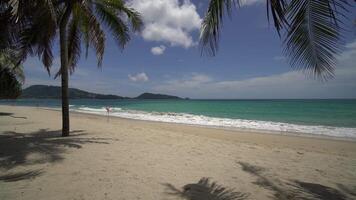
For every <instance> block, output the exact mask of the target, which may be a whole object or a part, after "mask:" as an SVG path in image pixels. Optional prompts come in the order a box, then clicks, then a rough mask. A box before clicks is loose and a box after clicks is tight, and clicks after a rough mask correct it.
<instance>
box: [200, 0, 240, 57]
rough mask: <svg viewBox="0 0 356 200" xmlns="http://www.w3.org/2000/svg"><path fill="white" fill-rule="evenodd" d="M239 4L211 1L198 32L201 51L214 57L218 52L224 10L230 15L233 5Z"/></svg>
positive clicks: (222, 0)
mask: <svg viewBox="0 0 356 200" xmlns="http://www.w3.org/2000/svg"><path fill="white" fill-rule="evenodd" d="M234 3H236V4H239V1H237V0H211V1H210V3H209V7H208V11H207V12H206V14H205V18H204V20H203V23H202V26H201V32H200V44H201V47H202V50H206V52H207V53H208V54H210V55H215V53H216V51H217V50H218V45H219V44H218V41H219V37H220V29H221V26H222V22H223V17H224V13H225V10H226V12H227V14H228V15H230V13H231V10H232V6H233V4H234Z"/></svg>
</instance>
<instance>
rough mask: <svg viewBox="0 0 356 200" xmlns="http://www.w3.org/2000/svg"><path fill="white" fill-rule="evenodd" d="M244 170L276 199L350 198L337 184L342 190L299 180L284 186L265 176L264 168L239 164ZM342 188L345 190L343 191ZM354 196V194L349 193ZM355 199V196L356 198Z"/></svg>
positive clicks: (330, 199)
mask: <svg viewBox="0 0 356 200" xmlns="http://www.w3.org/2000/svg"><path fill="white" fill-rule="evenodd" d="M239 164H240V165H241V167H242V170H243V171H245V172H247V173H249V174H251V175H253V176H255V177H256V178H257V181H255V182H253V183H254V184H256V185H258V186H260V187H262V188H265V189H268V190H271V191H272V192H273V193H274V199H276V200H284V199H292V200H294V199H298V200H299V199H302V200H317V199H323V200H347V199H350V198H348V197H347V196H346V195H345V194H344V193H346V192H345V191H350V189H348V188H347V187H346V186H343V185H341V184H337V185H338V187H339V188H340V190H341V191H344V193H343V192H341V191H340V190H337V189H335V188H332V187H328V186H324V185H321V184H318V183H308V182H303V181H298V180H292V181H290V182H288V183H285V184H283V183H282V182H281V181H279V180H278V179H273V178H269V177H268V176H266V175H264V173H263V172H264V170H265V169H264V168H262V167H258V166H254V165H251V164H249V163H245V162H239ZM341 186H342V187H343V188H344V189H341ZM348 194H349V195H350V196H353V195H352V193H348ZM354 197H355V196H354Z"/></svg>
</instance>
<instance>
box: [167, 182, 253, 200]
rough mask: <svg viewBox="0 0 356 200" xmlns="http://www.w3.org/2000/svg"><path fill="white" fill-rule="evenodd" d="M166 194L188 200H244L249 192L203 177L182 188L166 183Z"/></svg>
mask: <svg viewBox="0 0 356 200" xmlns="http://www.w3.org/2000/svg"><path fill="white" fill-rule="evenodd" d="M164 185H165V186H166V190H167V191H166V194H168V195H172V196H176V197H181V198H183V199H187V200H243V199H246V198H247V197H248V194H245V193H241V192H236V191H234V190H233V189H231V188H226V187H224V186H222V185H219V184H217V183H216V182H210V180H209V178H205V177H203V178H201V179H200V180H199V181H198V182H197V183H190V184H187V185H185V186H183V188H182V189H181V190H180V189H178V188H176V187H174V186H173V185H172V184H169V183H166V184H164Z"/></svg>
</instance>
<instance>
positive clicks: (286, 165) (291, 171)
mask: <svg viewBox="0 0 356 200" xmlns="http://www.w3.org/2000/svg"><path fill="white" fill-rule="evenodd" d="M60 129H61V113H60V112H59V111H55V110H48V109H44V108H34V107H16V106H0V199H1V200H2V199H26V200H32V199H33V200H35V199H46V200H51V199H71V200H74V199H76V200H79V199H95V200H97V199H127V200H133V199H145V200H157V199H184V198H187V199H189V198H190V197H191V196H192V194H194V192H200V193H199V194H203V195H206V196H208V195H209V194H208V192H207V191H208V190H209V188H210V189H213V188H214V187H213V186H212V185H211V184H209V183H211V182H216V183H217V184H218V185H220V186H223V187H226V188H228V189H231V190H233V191H235V192H236V193H234V195H235V196H236V197H239V198H236V199H356V192H355V191H356V142H355V141H343V140H334V139H328V138H308V137H298V136H286V135H278V134H265V133H254V132H244V131H236V130H222V129H214V128H204V127H195V126H188V125H181V124H170V123H159V122H148V121H138V120H129V119H121V118H110V119H109V120H108V119H107V118H106V117H104V116H96V115H89V114H81V113H71V131H72V132H71V136H70V137H66V138H62V137H60V134H61V131H60ZM205 178H209V181H210V182H206V180H207V179H205ZM199 180H202V181H201V182H200V183H199V184H198V181H199ZM184 186H185V187H184ZM183 187H184V188H183ZM201 199H206V198H201Z"/></svg>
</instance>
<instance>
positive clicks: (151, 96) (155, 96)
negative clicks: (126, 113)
mask: <svg viewBox="0 0 356 200" xmlns="http://www.w3.org/2000/svg"><path fill="white" fill-rule="evenodd" d="M135 99H182V98H180V97H177V96H171V95H166V94H153V93H143V94H141V95H140V96H138V97H136V98H135Z"/></svg>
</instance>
